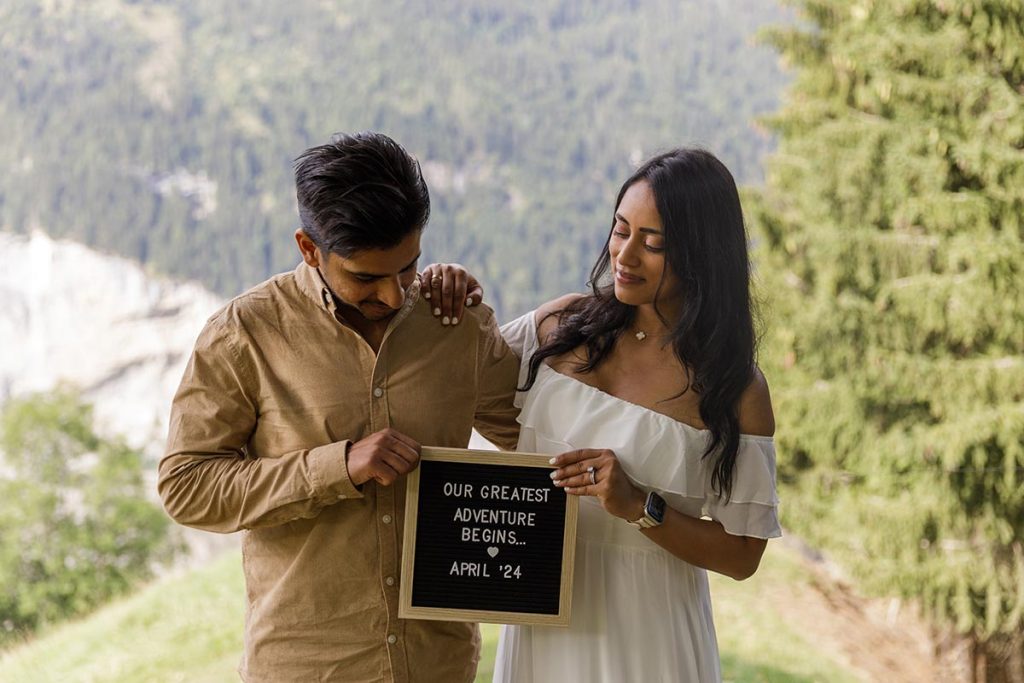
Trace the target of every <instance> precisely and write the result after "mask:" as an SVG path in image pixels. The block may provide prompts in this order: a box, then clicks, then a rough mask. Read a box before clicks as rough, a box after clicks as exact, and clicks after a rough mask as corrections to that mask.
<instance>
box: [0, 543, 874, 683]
mask: <svg viewBox="0 0 1024 683" xmlns="http://www.w3.org/2000/svg"><path fill="white" fill-rule="evenodd" d="M807 581H808V579H807V577H806V576H804V575H803V573H802V569H801V567H800V566H799V564H798V562H797V561H796V560H795V559H794V558H793V557H792V556H791V555H790V554H789V552H788V551H787V550H785V549H784V548H782V547H781V546H779V547H770V548H769V551H768V552H767V553H766V557H765V560H764V562H763V563H762V568H761V571H759V572H758V574H757V575H756V576H755V577H754V578H752V579H750V580H749V581H745V582H742V583H737V582H734V581H731V580H729V579H726V578H722V577H718V576H715V577H713V578H712V595H713V599H714V608H715V622H716V624H717V627H718V637H719V644H720V648H721V654H722V668H723V673H724V677H725V680H726V681H728V682H731V683H740V682H749V683H806V682H808V681H829V682H832V681H835V682H837V683H845V682H849V683H853V682H854V681H857V680H858V679H857V678H856V677H855V676H854V675H853V674H852V673H850V672H848V671H846V670H844V669H843V667H842V666H841V665H840V664H839V663H838V661H837V658H835V657H832V656H830V654H829V653H828V652H827V651H826V650H823V649H822V648H821V647H819V646H818V644H815V643H812V642H811V639H810V638H808V637H807V636H805V635H804V634H802V633H801V631H800V629H799V628H798V627H797V625H796V624H793V623H790V622H789V621H787V620H786V619H785V618H784V617H783V616H782V615H781V614H779V613H777V612H776V611H775V610H773V609H771V608H770V607H769V606H768V604H767V603H766V602H765V601H764V600H763V599H762V597H763V594H765V593H766V592H768V591H771V588H772V585H774V584H776V583H778V582H788V583H790V584H795V585H797V586H800V585H802V584H806V583H807ZM243 595H244V588H243V585H242V576H241V568H240V564H239V559H238V556H237V555H236V554H234V553H230V554H228V555H225V556H224V557H222V558H220V559H219V560H217V561H215V562H213V563H212V564H210V565H209V566H207V567H204V568H202V569H199V570H196V571H193V572H190V573H188V574H183V575H177V576H171V577H167V578H164V579H161V580H159V581H157V582H155V583H153V584H152V585H150V586H148V587H146V588H144V589H143V590H141V591H139V592H138V593H136V594H134V595H132V596H129V597H126V598H124V599H121V600H118V601H116V602H114V603H113V604H110V605H108V606H106V607H104V608H103V609H101V610H99V611H98V612H96V613H94V614H93V615H91V616H89V617H87V618H85V619H82V620H79V621H76V622H73V623H69V624H65V625H62V626H59V627H56V628H53V629H52V630H50V631H49V632H47V633H43V634H41V635H40V636H39V637H37V638H35V639H34V640H32V641H30V642H27V643H25V644H22V645H18V646H16V647H13V648H11V649H9V650H7V651H6V652H4V653H3V654H2V655H0V681H17V682H18V683H22V682H35V681H40V682H49V681H61V682H62V683H63V682H82V683H84V682H86V681H117V683H134V682H138V683H157V682H168V683H170V682H177V681H180V682H182V683H184V682H188V683H214V682H220V681H224V682H227V681H237V680H238V677H237V674H235V667H236V666H237V664H238V659H239V652H240V649H241V645H242V616H243V615H242V610H243V604H242V603H243ZM482 628H483V636H484V654H483V659H482V661H481V665H480V671H479V674H478V676H477V680H478V681H490V678H491V672H492V670H493V662H494V651H495V647H496V642H497V637H498V628H499V627H498V626H495V625H491V624H485V625H484V626H483V627H482ZM811 635H812V637H813V634H811Z"/></svg>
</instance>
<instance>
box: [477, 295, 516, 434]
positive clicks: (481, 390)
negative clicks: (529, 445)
mask: <svg viewBox="0 0 1024 683" xmlns="http://www.w3.org/2000/svg"><path fill="white" fill-rule="evenodd" d="M480 324H481V331H480V334H481V339H480V342H479V344H478V345H477V349H478V352H477V353H478V355H477V387H478V389H477V401H476V415H475V420H474V426H475V427H476V429H477V431H479V432H480V433H481V434H482V435H483V436H484V437H485V438H486V439H487V440H488V441H491V442H492V443H494V444H496V445H497V446H498V447H499V448H502V449H504V450H509V451H511V450H515V447H516V443H517V442H518V440H519V422H518V421H517V420H516V418H517V417H518V416H519V408H518V407H516V405H515V403H514V401H515V396H516V385H517V381H518V379H519V358H518V357H517V356H516V354H515V353H514V352H513V351H512V349H510V348H509V346H508V344H507V343H505V340H504V339H502V337H501V333H500V332H499V331H498V324H497V322H496V321H495V319H494V312H493V311H490V310H488V312H487V314H486V316H485V317H484V318H483V319H482V320H481V321H480Z"/></svg>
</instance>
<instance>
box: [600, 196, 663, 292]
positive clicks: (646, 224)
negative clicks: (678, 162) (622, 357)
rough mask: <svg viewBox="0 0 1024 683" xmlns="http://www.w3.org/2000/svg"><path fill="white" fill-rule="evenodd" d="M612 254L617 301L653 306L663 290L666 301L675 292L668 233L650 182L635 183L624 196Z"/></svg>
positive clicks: (610, 243)
mask: <svg viewBox="0 0 1024 683" xmlns="http://www.w3.org/2000/svg"><path fill="white" fill-rule="evenodd" d="M608 253H609V256H611V267H612V275H613V277H614V283H615V298H616V299H618V300H619V301H621V302H622V303H624V304H628V305H630V306H642V305H644V304H652V303H654V301H655V298H656V296H657V293H658V287H659V286H661V292H662V297H663V298H664V296H665V295H666V294H668V293H670V292H673V291H674V290H675V284H676V278H675V276H674V274H673V273H672V270H671V268H668V266H667V265H666V261H665V232H664V228H663V226H662V223H661V216H660V215H659V214H658V209H657V207H656V206H655V203H654V192H653V191H652V190H651V186H650V184H648V183H647V181H645V180H640V181H637V182H635V183H633V184H632V185H630V186H629V188H628V189H627V190H626V193H625V194H624V195H623V196H622V201H621V202H619V206H618V207H617V208H616V210H615V224H614V226H613V227H612V234H611V238H610V239H609V240H608ZM667 268H668V272H666V269H667ZM663 277H664V279H665V282H664V284H663V283H662V278H663Z"/></svg>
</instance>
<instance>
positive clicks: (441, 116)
mask: <svg viewBox="0 0 1024 683" xmlns="http://www.w3.org/2000/svg"><path fill="white" fill-rule="evenodd" d="M783 16H784V15H783V12H782V11H781V10H780V9H779V8H778V7H776V6H775V5H773V4H772V3H763V2H758V1H757V0H736V1H734V2H729V3H704V2H694V1H691V2H679V1H678V0H653V1H652V2H643V3H639V2H626V3H623V2H617V1H612V0H586V1H581V0H546V1H544V2H533V1H529V2H528V1H526V0H517V1H512V2H501V3H496V2H491V1H490V0H470V1H468V2H457V3H445V2H437V3H434V2H414V1H404V2H403V1H395V0H391V1H387V2H368V1H365V0H337V1H332V2H327V1H324V2H284V1H282V0H255V1H253V2H245V3H236V2H227V1H224V0H214V1H212V2H202V3H195V2H186V1H184V0H162V1H147V2H128V1H127V0H90V1H87V2H81V1H71V0H50V1H47V2H42V1H40V0H9V1H8V2H5V3H3V7H2V8H0V25H2V26H3V27H4V31H3V33H2V38H0V64H4V65H5V70H6V71H7V76H6V78H7V80H8V81H9V83H8V86H7V87H5V88H3V89H2V90H0V123H2V125H3V128H4V130H5V138H6V139H5V143H4V144H3V145H2V146H0V224H2V225H3V226H5V227H6V229H9V230H15V231H27V230H31V229H33V228H41V229H43V230H45V231H47V232H48V233H50V234H52V235H54V236H58V237H69V238H72V239H75V240H77V241H80V242H83V243H85V244H88V245H90V246H94V247H96V248H99V249H102V250H105V251H110V252H114V253H117V254H121V255H124V256H128V257H130V258H134V259H137V260H139V261H141V262H144V263H148V264H151V265H152V266H153V267H154V268H155V269H156V270H158V271H161V272H164V273H170V274H174V275H177V276H182V277H187V278H193V279H196V280H199V281H201V282H203V283H204V284H206V285H207V286H209V287H211V288H212V289H214V290H215V291H217V292H218V293H220V294H223V295H234V294H236V293H238V292H240V291H242V290H243V289H245V288H247V287H249V286H251V285H253V284H255V283H257V282H259V281H261V280H263V279H264V278H266V277H268V276H269V275H271V274H273V273H276V272H280V271H282V270H288V269H291V268H292V267H294V265H295V263H296V262H297V250H296V248H295V245H294V242H293V240H292V238H291V233H292V232H293V230H294V227H295V226H296V225H297V220H296V216H295V208H294V190H293V182H292V174H291V161H292V159H294V158H295V157H296V156H297V155H298V153H299V152H301V151H302V150H303V149H305V148H307V147H310V146H312V145H315V144H322V143H323V142H325V141H326V140H327V139H328V138H329V136H330V135H331V134H332V133H334V132H337V131H355V130H362V129H375V130H381V131H383V132H386V133H388V134H390V135H392V136H393V137H394V138H395V139H397V140H399V141H400V142H401V143H402V144H404V145H405V146H406V147H407V148H408V149H409V150H410V151H411V152H412V153H414V154H415V155H417V156H418V157H419V158H420V160H421V162H422V163H423V165H424V169H425V171H426V175H427V179H428V183H429V184H430V188H431V192H432V198H433V214H432V219H431V223H430V229H429V231H428V233H427V236H426V240H425V244H424V247H425V250H426V253H425V258H426V259H428V260H434V259H437V260H439V259H442V258H443V259H445V260H449V261H452V260H456V261H461V262H464V263H466V264H471V265H472V266H473V268H474V269H475V270H476V271H477V272H478V273H479V274H480V276H481V277H482V278H483V279H484V280H485V281H487V282H490V283H494V285H495V286H494V287H492V288H491V290H490V295H489V300H490V302H491V303H492V305H494V306H495V308H496V309H497V310H498V312H499V314H500V315H501V316H502V317H507V316H511V315H513V314H519V313H522V312H524V311H526V310H528V309H529V308H531V307H532V306H534V305H536V303H537V302H538V297H544V296H552V295H555V294H558V293H561V292H564V291H567V290H576V289H580V288H581V287H582V286H583V284H584V282H585V273H586V271H587V269H588V268H587V266H588V265H589V264H590V263H591V262H592V261H593V260H594V259H595V258H596V253H597V250H598V248H599V247H600V245H601V244H602V242H603V239H604V237H605V236H606V233H607V231H608V230H609V228H610V224H611V222H610V216H611V213H612V210H613V208H614V207H612V206H611V204H610V203H611V202H612V201H613V198H614V196H615V191H616V190H617V189H618V185H619V184H620V183H621V182H622V180H623V179H624V178H625V177H626V176H628V175H629V172H630V171H631V169H632V165H633V164H636V163H639V161H641V160H642V158H643V157H645V156H648V155H650V154H651V153H652V152H653V151H655V150H656V149H661V148H668V147H671V146H675V145H679V144H684V143H700V144H703V145H706V146H707V147H708V148H710V149H713V150H715V152H716V153H718V154H719V155H721V156H722V158H723V159H724V160H725V161H726V163H727V164H728V165H729V166H730V168H731V169H733V171H734V172H735V173H736V174H737V175H738V177H739V178H741V179H743V180H747V181H756V180H759V179H760V177H761V171H760V160H761V157H762V155H763V153H764V152H765V151H766V150H767V149H768V148H769V146H770V143H771V140H770V137H769V136H768V135H767V134H766V133H760V134H759V133H757V132H756V131H755V130H754V129H753V128H752V125H751V122H752V120H753V119H754V118H755V117H756V116H758V115H760V114H765V113H768V112H770V111H772V110H774V109H775V107H776V106H777V102H778V99H777V98H778V92H779V89H780V86H781V85H782V83H783V82H784V80H785V78H784V76H783V75H782V73H781V70H780V68H779V65H778V62H777V60H776V59H775V58H773V57H772V54H771V51H770V50H769V49H768V48H766V47H764V46H757V45H755V44H753V41H752V40H751V35H752V33H753V32H754V31H755V29H756V28H757V27H759V26H763V25H764V24H765V23H766V22H770V21H775V20H777V19H780V18H781V17H783Z"/></svg>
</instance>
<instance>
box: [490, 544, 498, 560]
mask: <svg viewBox="0 0 1024 683" xmlns="http://www.w3.org/2000/svg"><path fill="white" fill-rule="evenodd" d="M487 554H488V555H490V556H491V557H497V556H498V549H497V548H495V547H494V546H493V545H492V546H491V547H490V548H488V549H487Z"/></svg>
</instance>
